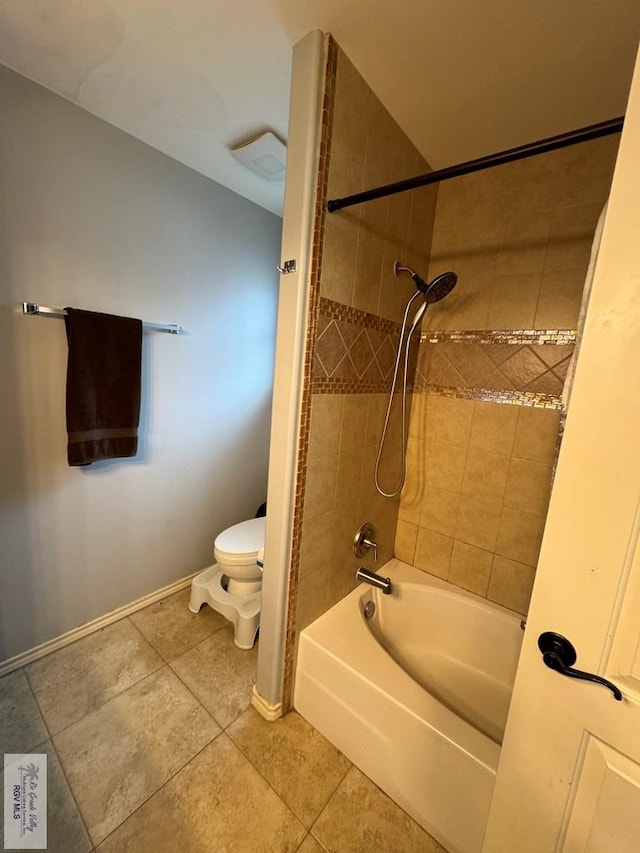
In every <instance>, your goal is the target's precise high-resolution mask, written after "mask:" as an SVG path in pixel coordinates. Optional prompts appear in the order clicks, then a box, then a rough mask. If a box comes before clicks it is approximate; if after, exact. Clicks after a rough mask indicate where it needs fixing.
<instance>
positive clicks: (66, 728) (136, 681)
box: [24, 616, 167, 741]
mask: <svg viewBox="0 0 640 853" xmlns="http://www.w3.org/2000/svg"><path fill="white" fill-rule="evenodd" d="M125 619H129V617H128V616H123V617H122V619H118V620H117V621H116V622H112V623H111V624H112V625H118V624H120V622H123V621H124V620H125ZM110 627H111V625H107V628H110ZM134 627H135V626H134ZM136 630H137V629H136ZM89 636H93V635H89ZM84 639H85V638H84V637H80V639H79V640H76V641H75V642H76V643H80V642H82V640H84ZM143 639H144V640H145V642H147V643H148V640H147V639H146V637H144V635H143ZM74 644H75V643H69V645H68V646H65V648H71V647H72V646H73V645H74ZM148 644H149V646H150V647H151V649H152V651H153V652H154V653H155V654H157V655H158V657H159V658H160V661H161V663H160V665H159V666H156V667H155V668H154V669H151V670H149V671H148V672H145V674H144V675H142V676H140V678H137V679H136V680H135V681H133V682H132V683H131V684H128V685H127V686H126V687H123V688H122V690H119V691H118V692H117V693H114V694H113V696H109V698H108V699H106V700H105V701H104V702H100V704H98V705H96V707H95V708H91V709H90V710H89V711H87V712H86V713H85V714H83V715H82V716H81V717H78V719H77V720H72V721H71V722H70V723H68V724H67V725H66V726H63V727H62V728H61V729H60V730H59V731H57V732H55V734H50V737H51V740H52V741H53V738H54V737H58V736H59V735H61V734H62V733H63V732H66V731H67V730H68V729H70V728H71V726H74V725H76V723H79V722H81V721H82V720H84V719H86V717H88V716H89V715H90V714H93V713H94V712H95V711H97V710H99V709H100V708H103V707H104V706H105V705H108V704H109V702H111V700H112V699H117V698H118V696H122V694H123V693H126V692H127V690H130V689H131V688H132V687H135V686H136V684H140V682H142V681H144V680H145V679H146V678H148V677H149V676H150V675H153V674H154V673H156V672H159V671H160V670H161V669H162V668H163V667H164V666H167V664H166V663H165V661H164V659H163V657H162V655H161V654H160V653H159V652H157V651H156V650H155V648H153V646H151V644H150V643H148ZM58 651H62V649H57V650H56V651H54V652H51V654H52V655H55V654H57V652H58ZM46 657H48V655H47V656H46ZM41 660H45V658H41ZM34 663H35V661H34ZM27 666H30V664H27ZM24 669H25V676H26V678H27V681H29V676H28V675H27V673H26V667H25V668H24ZM29 687H31V682H30V681H29ZM31 690H32V692H33V695H34V696H35V695H36V693H35V690H34V689H33V687H31ZM36 702H37V699H36ZM38 709H39V710H40V714H41V716H42V719H43V720H44V719H45V718H44V714H43V712H42V709H41V707H40V703H39V702H38ZM45 725H46V726H47V731H49V726H48V724H47V723H46V720H45Z"/></svg>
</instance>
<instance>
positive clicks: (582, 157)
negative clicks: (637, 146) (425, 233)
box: [423, 134, 620, 329]
mask: <svg viewBox="0 0 640 853" xmlns="http://www.w3.org/2000/svg"><path fill="white" fill-rule="evenodd" d="M619 139H620V138H619V135H618V134H615V135H613V136H608V137H605V138H603V139H597V140H594V141H592V142H585V143H581V144H580V145H574V146H571V147H569V148H564V149H562V150H559V151H553V152H550V153H548V154H543V155H539V156H537V157H531V158H530V159H527V160H520V161H519V162H517V163H509V164H508V165H505V166H499V167H496V168H493V169H488V170H487V171H484V172H476V173H475V174H473V175H466V176H465V177H462V178H455V179H454V180H451V181H446V182H445V183H443V184H441V185H440V188H439V191H438V205H437V210H436V220H435V225H434V231H433V243H432V251H431V263H430V266H429V275H430V276H434V275H437V274H438V273H440V272H443V271H444V270H447V269H453V270H455V271H456V272H457V274H458V286H457V287H456V289H455V290H454V291H453V292H452V293H451V295H450V296H449V297H447V299H445V300H443V301H442V302H439V303H437V304H436V305H433V306H432V307H431V308H430V309H429V311H428V312H427V315H426V318H425V322H424V323H423V329H427V328H428V329H534V328H535V329H551V328H556V329H557V328H575V325H576V320H577V317H578V309H579V306H580V299H581V296H582V288H583V286H584V277H585V272H586V269H587V264H588V261H589V253H590V250H591V242H592V240H593V234H594V231H595V226H596V223H597V220H598V216H599V215H600V211H601V210H602V207H603V205H604V203H605V201H606V198H607V195H608V192H609V186H610V185H611V177H612V175H613V168H614V165H615V156H616V153H617V150H618V143H619Z"/></svg>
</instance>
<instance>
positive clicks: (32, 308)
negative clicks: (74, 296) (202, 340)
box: [22, 302, 184, 335]
mask: <svg viewBox="0 0 640 853" xmlns="http://www.w3.org/2000/svg"><path fill="white" fill-rule="evenodd" d="M22 313H23V314H30V315H32V316H36V315H47V316H48V317H64V316H65V315H66V313H67V312H66V311H65V310H64V308H52V307H51V306H47V305H38V303H37V302H23V303H22ZM142 325H143V327H144V328H145V329H152V330H153V331H156V332H169V334H170V335H179V334H180V333H181V332H184V328H183V327H182V326H179V325H178V324H177V323H146V322H144V323H143V324H142Z"/></svg>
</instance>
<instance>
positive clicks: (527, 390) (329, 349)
mask: <svg viewBox="0 0 640 853" xmlns="http://www.w3.org/2000/svg"><path fill="white" fill-rule="evenodd" d="M317 329H318V334H317V339H316V348H315V355H314V359H313V386H314V391H315V393H328V394H344V393H359V392H362V393H379V392H385V391H388V390H389V383H390V381H391V378H392V376H393V366H394V363H395V358H396V352H397V346H398V340H399V336H400V327H399V325H398V324H397V323H391V322H390V321H389V320H385V319H383V318H381V317H377V316H376V315H375V314H368V313H367V312H365V311H359V310H358V309H355V308H351V307H350V306H347V305H342V304H340V303H339V302H333V301H331V300H329V299H324V298H321V299H320V313H319V320H318V326H317ZM574 346H575V331H574V330H572V329H546V330H540V331H537V330H534V329H520V330H509V329H502V330H499V331H488V332H487V331H478V332H473V331H461V332H428V333H425V334H423V336H422V340H421V343H420V346H419V347H414V348H413V349H412V353H411V367H413V365H414V364H415V365H416V370H415V380H414V387H415V389H416V391H418V392H422V391H425V390H428V391H429V392H430V393H442V394H446V395H447V396H456V395H458V396H461V397H469V396H471V397H474V398H477V399H485V398H488V397H489V396H491V398H497V397H500V396H502V397H504V400H503V402H511V403H519V404H520V405H544V406H547V407H556V408H557V407H560V406H561V401H560V396H561V394H562V389H563V385H564V380H565V378H566V375H567V370H568V368H569V364H570V362H571V357H572V355H573V350H574ZM410 375H413V371H410Z"/></svg>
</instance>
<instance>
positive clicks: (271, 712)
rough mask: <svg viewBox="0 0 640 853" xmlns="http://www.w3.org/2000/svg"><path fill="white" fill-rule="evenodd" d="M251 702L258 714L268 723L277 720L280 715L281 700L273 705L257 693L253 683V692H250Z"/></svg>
mask: <svg viewBox="0 0 640 853" xmlns="http://www.w3.org/2000/svg"><path fill="white" fill-rule="evenodd" d="M251 704H252V706H253V707H254V708H255V709H256V711H257V712H258V713H259V714H260V716H261V717H264V719H265V720H268V721H269V722H270V723H273V722H274V721H275V720H279V719H280V717H281V716H282V702H277V703H276V704H275V705H272V704H271V703H270V702H267V700H266V699H263V697H262V696H261V695H260V694H259V693H258V691H257V690H256V685H255V684H254V685H253V693H252V694H251Z"/></svg>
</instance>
